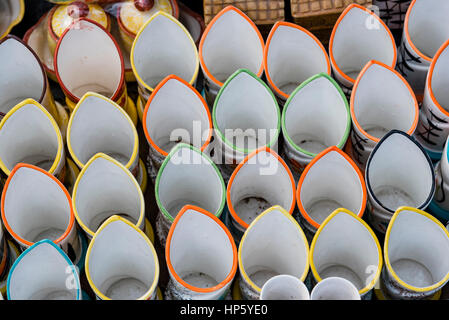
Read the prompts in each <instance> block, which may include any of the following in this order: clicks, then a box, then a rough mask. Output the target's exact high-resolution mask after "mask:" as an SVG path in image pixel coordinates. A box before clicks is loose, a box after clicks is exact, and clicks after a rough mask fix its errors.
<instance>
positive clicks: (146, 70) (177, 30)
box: [131, 13, 199, 88]
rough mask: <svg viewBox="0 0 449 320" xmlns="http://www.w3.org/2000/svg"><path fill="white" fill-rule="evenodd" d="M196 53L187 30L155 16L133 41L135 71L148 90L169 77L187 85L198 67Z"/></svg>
mask: <svg viewBox="0 0 449 320" xmlns="http://www.w3.org/2000/svg"><path fill="white" fill-rule="evenodd" d="M196 50H197V49H196V46H195V44H194V42H193V40H192V39H191V37H190V35H189V34H188V33H187V31H186V30H184V29H183V28H182V27H181V26H180V25H179V24H178V23H176V22H175V21H173V20H172V19H170V18H168V17H166V16H165V15H163V14H157V13H156V15H155V16H154V18H152V20H151V21H150V22H149V23H148V24H147V25H145V27H144V29H143V30H142V31H141V33H140V34H139V35H138V36H137V38H136V40H135V42H134V48H133V51H132V53H131V54H133V55H134V57H133V58H134V72H135V73H136V74H138V75H139V76H140V78H142V81H143V82H145V84H147V85H148V86H150V87H151V88H155V87H156V86H157V85H158V83H159V82H161V81H162V80H163V79H164V78H165V77H167V76H168V75H170V74H175V75H177V76H179V77H180V78H182V79H184V80H185V81H187V82H190V81H191V80H192V78H193V77H194V75H195V73H196V70H197V68H198V64H199V61H198V56H197V54H196Z"/></svg>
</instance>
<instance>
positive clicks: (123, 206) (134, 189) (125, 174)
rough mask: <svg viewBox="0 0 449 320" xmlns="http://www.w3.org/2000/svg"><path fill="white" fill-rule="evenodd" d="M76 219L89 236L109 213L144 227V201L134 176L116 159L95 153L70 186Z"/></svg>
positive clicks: (91, 235) (92, 234)
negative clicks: (73, 184) (71, 186)
mask: <svg viewBox="0 0 449 320" xmlns="http://www.w3.org/2000/svg"><path fill="white" fill-rule="evenodd" d="M72 195H73V197H72V202H73V210H74V213H75V217H76V220H77V221H78V224H79V225H80V226H81V228H82V229H83V231H84V232H85V233H86V234H87V237H88V238H89V239H92V237H93V236H94V234H95V232H96V231H97V230H98V228H99V227H100V226H101V225H102V224H103V222H104V221H105V220H107V219H108V218H109V217H110V216H112V215H120V216H121V217H123V218H125V219H127V220H129V221H130V222H131V223H133V224H135V225H136V226H137V227H138V228H140V229H142V230H145V202H144V198H143V193H142V190H141V188H140V186H139V184H138V182H137V181H136V179H135V178H134V176H133V175H132V174H131V173H130V172H129V170H127V169H126V168H125V167H124V166H123V165H122V164H121V163H120V162H118V161H117V160H115V159H113V158H111V157H109V156H107V155H105V154H103V153H98V154H96V155H94V156H93V157H92V158H91V159H90V160H89V161H88V162H87V164H86V166H85V167H84V168H83V169H82V170H81V172H80V174H79V175H78V178H77V179H76V182H75V186H74V188H73V194H72Z"/></svg>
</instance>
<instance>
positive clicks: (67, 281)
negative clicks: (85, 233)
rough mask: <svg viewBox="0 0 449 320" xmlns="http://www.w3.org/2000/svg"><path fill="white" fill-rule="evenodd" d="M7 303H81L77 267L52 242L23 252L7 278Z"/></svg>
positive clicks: (45, 241) (36, 244) (43, 243)
mask: <svg viewBox="0 0 449 320" xmlns="http://www.w3.org/2000/svg"><path fill="white" fill-rule="evenodd" d="M7 293H8V300H82V293H81V284H80V279H79V275H78V271H77V268H76V267H75V266H74V265H73V263H72V262H71V261H70V259H69V258H68V257H67V255H66V254H65V253H64V252H63V251H62V250H61V249H60V248H59V247H58V245H56V244H54V243H53V242H52V241H50V240H48V239H45V240H41V241H39V242H37V243H35V244H34V245H33V246H31V247H30V248H28V249H27V250H25V251H24V252H23V253H22V254H21V255H20V256H19V257H18V258H17V260H16V262H15V263H14V265H13V266H12V268H11V271H10V273H9V276H8V284H7Z"/></svg>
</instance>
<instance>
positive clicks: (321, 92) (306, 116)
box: [281, 73, 351, 182]
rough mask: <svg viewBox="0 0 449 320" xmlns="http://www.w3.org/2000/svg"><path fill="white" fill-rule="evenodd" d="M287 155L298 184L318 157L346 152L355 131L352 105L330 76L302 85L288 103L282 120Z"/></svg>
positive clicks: (322, 74)
mask: <svg viewBox="0 0 449 320" xmlns="http://www.w3.org/2000/svg"><path fill="white" fill-rule="evenodd" d="M281 127H282V134H283V136H284V145H283V150H282V151H283V153H284V154H285V156H286V158H287V160H288V161H287V163H288V165H289V167H290V169H291V170H292V173H293V175H294V177H295V181H296V182H297V181H298V180H299V176H300V175H301V173H302V172H303V171H304V168H305V167H306V166H307V165H308V164H309V163H310V161H312V159H313V158H314V157H316V156H317V154H318V153H320V152H322V151H323V150H324V149H326V148H328V147H330V146H337V147H338V148H340V149H343V148H344V146H345V144H346V142H347V140H348V136H349V132H350V131H351V115H350V113H349V105H348V101H347V100H346V97H345V95H344V93H343V91H342V90H341V88H340V86H339V85H338V84H337V83H336V82H335V80H333V79H332V78H331V77H330V76H329V75H327V74H326V73H319V74H316V75H314V76H312V77H310V78H309V79H307V80H305V81H304V82H302V84H301V85H299V86H298V88H296V89H295V90H294V91H293V92H292V93H291V95H290V96H289V98H288V99H287V102H286V103H285V106H284V108H283V110H282V118H281Z"/></svg>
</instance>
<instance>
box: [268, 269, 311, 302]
mask: <svg viewBox="0 0 449 320" xmlns="http://www.w3.org/2000/svg"><path fill="white" fill-rule="evenodd" d="M260 300H310V294H309V290H308V289H307V287H306V285H305V284H304V283H303V282H302V281H301V280H299V279H298V278H296V277H293V276H290V275H285V274H281V275H279V276H275V277H273V278H271V279H270V280H268V281H267V282H265V284H264V285H263V287H262V291H261V293H260Z"/></svg>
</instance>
